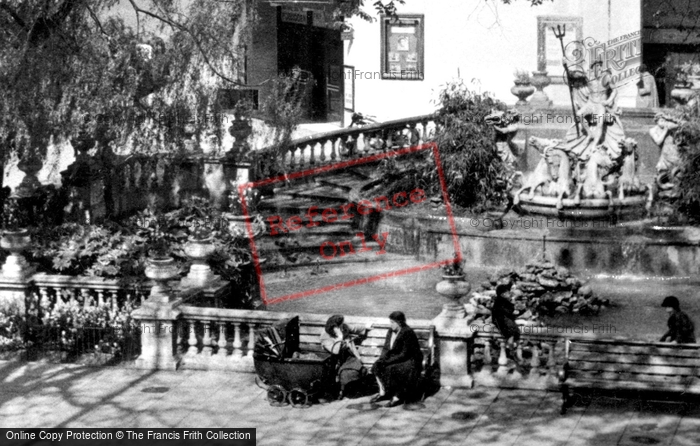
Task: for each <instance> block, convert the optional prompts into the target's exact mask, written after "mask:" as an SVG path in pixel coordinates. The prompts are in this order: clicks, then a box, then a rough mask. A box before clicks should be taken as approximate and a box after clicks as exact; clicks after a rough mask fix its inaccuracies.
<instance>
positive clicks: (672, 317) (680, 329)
mask: <svg viewBox="0 0 700 446" xmlns="http://www.w3.org/2000/svg"><path fill="white" fill-rule="evenodd" d="M661 306H662V307H664V308H666V311H667V312H668V314H669V316H668V331H667V332H666V333H664V335H663V336H661V339H660V342H665V341H666V340H668V341H669V342H675V343H677V344H695V324H693V321H692V320H691V319H690V317H689V316H688V315H687V314H685V312H683V311H681V304H680V302H679V301H678V298H677V297H676V296H666V298H664V301H663V303H662V304H661Z"/></svg>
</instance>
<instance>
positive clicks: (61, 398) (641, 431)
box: [0, 361, 700, 446]
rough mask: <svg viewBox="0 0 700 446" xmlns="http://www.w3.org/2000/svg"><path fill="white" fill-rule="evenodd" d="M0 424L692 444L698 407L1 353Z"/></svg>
mask: <svg viewBox="0 0 700 446" xmlns="http://www.w3.org/2000/svg"><path fill="white" fill-rule="evenodd" d="M0 380H1V382H2V385H1V387H0V389H1V390H0V427H13V428H18V427H20V428H31V427H41V428H48V427H95V428H99V427H124V428H127V427H150V428H157V427H163V428H174V427H181V428H191V427H211V428H216V427H255V428H257V438H258V443H257V444H258V445H260V446H262V445H314V446H316V445H318V446H322V445H426V446H427V445H431V446H432V445H475V444H479V445H481V444H498V445H516V444H517V445H535V446H547V445H562V446H563V445H567V446H568V445H596V446H597V445H630V446H633V445H645V444H646V445H649V444H658V445H700V406H687V405H683V404H679V403H668V402H666V403H663V402H646V403H644V402H641V401H635V400H618V399H612V398H603V397H598V398H593V399H592V401H591V402H590V403H589V404H587V405H583V406H579V407H574V408H573V409H571V410H570V412H569V413H568V414H567V415H566V416H563V417H562V416H560V415H559V413H558V409H559V395H558V394H556V393H551V392H538V391H522V390H499V389H491V388H476V389H472V390H465V389H446V388H445V389H442V390H440V391H439V392H438V393H437V394H436V395H434V396H432V397H430V398H428V399H426V400H425V402H423V403H420V404H415V405H412V406H405V407H396V408H391V409H388V408H385V407H381V406H379V405H371V404H369V402H368V399H369V398H360V399H353V400H347V399H346V400H343V401H340V402H332V403H329V404H323V405H315V406H313V407H311V408H309V409H294V408H291V407H271V406H270V405H269V404H268V403H267V402H266V400H265V392H264V391H263V390H261V389H259V388H258V387H256V385H255V384H254V382H253V376H252V375H249V374H235V373H223V372H197V371H177V372H163V371H160V372H150V371H142V370H135V369H129V368H121V367H105V368H93V367H86V366H78V365H63V364H41V363H25V362H11V361H5V362H1V361H0Z"/></svg>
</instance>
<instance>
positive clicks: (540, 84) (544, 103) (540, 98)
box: [530, 71, 552, 108]
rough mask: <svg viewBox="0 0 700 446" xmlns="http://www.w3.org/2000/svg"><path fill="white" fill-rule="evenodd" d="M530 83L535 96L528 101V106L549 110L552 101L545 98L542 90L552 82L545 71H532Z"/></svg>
mask: <svg viewBox="0 0 700 446" xmlns="http://www.w3.org/2000/svg"><path fill="white" fill-rule="evenodd" d="M530 83H531V84H532V85H533V86H534V87H535V89H536V91H535V94H533V95H532V99H530V105H531V106H533V107H537V108H549V107H551V106H552V101H551V100H550V99H549V97H547V94H546V93H545V92H544V89H545V88H546V87H548V86H549V85H550V84H551V83H552V80H551V79H550V78H549V76H547V72H546V71H533V72H532V80H531V81H530Z"/></svg>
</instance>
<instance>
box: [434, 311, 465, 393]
mask: <svg viewBox="0 0 700 446" xmlns="http://www.w3.org/2000/svg"><path fill="white" fill-rule="evenodd" d="M469 321H470V319H469V318H467V314H466V311H465V310H464V306H463V305H461V304H459V303H457V302H456V303H453V304H445V306H444V308H443V310H442V313H440V314H439V315H438V316H437V317H436V318H435V319H433V323H434V324H435V329H436V331H437V334H438V336H437V337H438V343H439V345H438V348H439V352H440V353H439V357H440V385H441V386H449V387H467V388H471V387H473V386H474V380H473V378H472V376H471V368H470V362H471V357H470V355H471V351H472V343H473V339H472V336H473V335H474V333H472V332H471V330H469V326H468V322H469Z"/></svg>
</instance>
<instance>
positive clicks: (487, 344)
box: [484, 339, 493, 367]
mask: <svg viewBox="0 0 700 446" xmlns="http://www.w3.org/2000/svg"><path fill="white" fill-rule="evenodd" d="M491 361H493V358H492V357H491V339H485V340H484V366H485V367H490V366H491Z"/></svg>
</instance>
